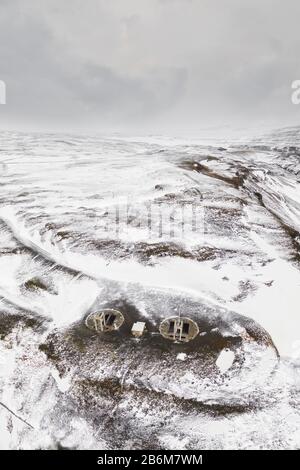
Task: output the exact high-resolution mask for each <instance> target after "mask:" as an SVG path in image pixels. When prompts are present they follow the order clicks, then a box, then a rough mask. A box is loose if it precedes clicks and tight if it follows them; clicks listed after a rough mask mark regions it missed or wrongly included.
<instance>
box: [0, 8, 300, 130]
mask: <svg viewBox="0 0 300 470" xmlns="http://www.w3.org/2000/svg"><path fill="white" fill-rule="evenodd" d="M299 18H300V2H299V0H285V1H284V2H283V1H282V0H242V1H241V0H109V1H108V0H63V1H62V0H26V1H25V0H0V80H2V81H4V82H5V84H6V104H5V105H3V104H0V129H20V130H22V129H24V130H26V129H29V128H30V129H32V130H36V131H39V130H82V131H87V130H91V131H100V132H106V131H113V132H119V131H120V132H122V131H124V132H129V133H130V132H137V131H140V132H148V133H149V132H161V133H163V132H168V133H174V134H176V133H178V132H185V131H191V132H197V130H198V129H205V128H218V127H225V128H226V126H236V127H239V126H240V127H243V126H251V125H255V126H260V125H264V124H267V125H270V126H273V125H274V126H283V127H284V126H289V125H293V124H294V125H296V124H300V105H298V106H297V105H295V104H293V103H292V101H291V94H292V89H291V85H292V82H293V81H294V80H297V79H300V29H299Z"/></svg>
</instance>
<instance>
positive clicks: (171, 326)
mask: <svg viewBox="0 0 300 470" xmlns="http://www.w3.org/2000/svg"><path fill="white" fill-rule="evenodd" d="M159 332H160V334H161V335H162V336H163V337H164V338H166V339H169V340H171V341H175V342H180V343H187V342H189V341H191V340H193V339H194V338H196V336H197V335H198V333H199V328H198V325H197V323H196V322H194V320H191V318H188V317H169V318H166V319H165V320H163V321H162V322H161V324H160V326H159Z"/></svg>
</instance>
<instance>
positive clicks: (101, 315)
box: [85, 308, 124, 333]
mask: <svg viewBox="0 0 300 470" xmlns="http://www.w3.org/2000/svg"><path fill="white" fill-rule="evenodd" d="M123 323H124V316H123V314H122V313H121V312H119V311H118V310H114V309H111V308H106V309H104V310H101V311H99V312H93V313H90V314H89V315H88V316H87V317H86V319H85V324H86V326H87V327H88V328H89V329H90V330H94V331H96V332H97V333H106V332H108V331H116V330H118V329H119V328H120V327H121V326H122V325H123Z"/></svg>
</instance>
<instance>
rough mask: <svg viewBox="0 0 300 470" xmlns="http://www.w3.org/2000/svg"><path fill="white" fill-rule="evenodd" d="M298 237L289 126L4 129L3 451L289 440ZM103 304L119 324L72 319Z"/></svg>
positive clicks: (297, 158)
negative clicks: (93, 132) (200, 133)
mask: <svg viewBox="0 0 300 470" xmlns="http://www.w3.org/2000/svg"><path fill="white" fill-rule="evenodd" d="M149 207H150V209H149ZM182 208H184V209H182ZM149 210H150V212H149ZM193 210H194V212H193ZM149 213H150V216H149ZM195 214H196V216H195ZM180 217H181V218H180ZM195 217H196V219H197V224H196V227H195V226H194V223H195ZM149 220H150V222H149ZM178 221H179V222H178ZM299 232H300V130H299V129H297V128H293V129H285V130H281V131H277V132H274V133H273V134H272V133H271V134H269V135H266V136H262V137H259V138H256V139H254V138H251V139H249V140H247V139H245V138H244V139H240V140H239V141H238V140H235V141H230V142H229V141H224V140H222V141H217V140H216V141H215V142H213V141H210V142H208V141H205V140H203V141H201V139H198V140H183V139H181V140H180V139H167V138H165V137H164V138H162V137H159V136H157V137H153V136H152V137H151V138H144V139H142V138H136V139H135V138H133V137H132V138H126V139H125V138H121V137H116V136H115V137H102V138H100V137H97V138H96V137H87V136H85V137H81V136H77V137H76V136H71V135H65V136H62V135H53V134H48V135H47V134H43V135H40V134H21V133H12V132H2V133H1V134H0V448H12V449H19V448H21V449H32V448H33V449H37V448H42V449H49V448H84V449H94V448H98V449H99V448H101V449H113V448H124V449H128V448H150V449H154V448H166V449H174V448H183V449H197V448H202V449H215V448H224V449H232V448H233V449H235V448H238V449H244V448H250V449H255V448H268V449H273V448H274V449H285V448H292V449H295V448H299V445H300V413H299V385H300V380H299V365H300V362H299V360H300V359H299V358H300V333H299V331H300V329H299V326H300V321H299V287H300V270H299V260H300V258H299ZM101 307H111V308H119V309H120V310H121V311H122V312H123V313H124V316H125V319H126V321H125V326H124V328H123V329H121V330H120V332H118V333H115V334H111V335H109V334H106V335H104V336H98V335H95V334H93V333H92V332H91V331H89V330H88V329H87V328H86V327H85V325H84V319H85V317H86V315H87V314H88V313H89V312H90V311H92V310H94V309H97V308H101ZM178 314H182V315H187V316H190V317H192V318H193V319H194V320H195V321H197V323H198V325H199V328H200V334H199V336H198V337H197V339H195V340H194V341H192V342H191V343H189V344H187V345H180V344H174V345H173V344H171V343H169V342H168V341H167V340H163V338H161V337H160V336H159V334H158V326H159V322H160V321H161V320H162V319H163V318H165V317H167V316H171V315H178ZM134 321H145V322H146V323H147V329H148V333H147V334H146V335H145V337H144V338H142V339H141V340H136V339H134V338H132V337H131V335H130V327H131V325H132V323H133V322H134Z"/></svg>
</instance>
